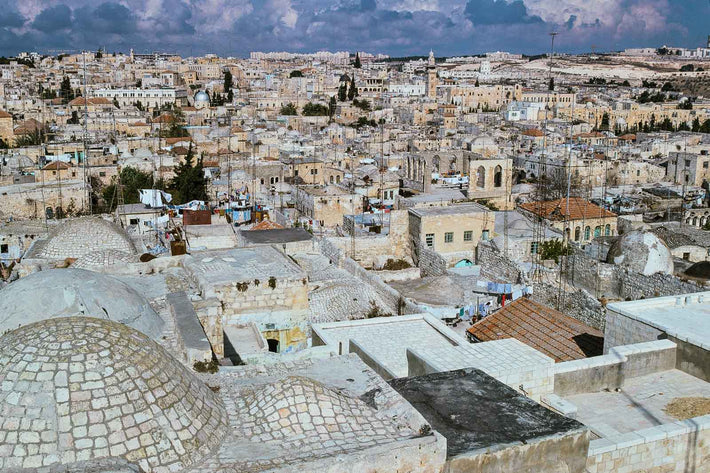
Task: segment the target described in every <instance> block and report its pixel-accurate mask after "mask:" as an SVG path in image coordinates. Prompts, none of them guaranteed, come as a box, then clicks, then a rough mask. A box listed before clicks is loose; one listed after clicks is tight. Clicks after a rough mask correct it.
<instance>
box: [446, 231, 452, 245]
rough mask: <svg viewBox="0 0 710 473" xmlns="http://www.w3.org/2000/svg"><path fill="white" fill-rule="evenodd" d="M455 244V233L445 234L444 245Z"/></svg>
mask: <svg viewBox="0 0 710 473" xmlns="http://www.w3.org/2000/svg"><path fill="white" fill-rule="evenodd" d="M453 242H454V232H446V233H444V243H453Z"/></svg>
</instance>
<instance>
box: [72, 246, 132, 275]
mask: <svg viewBox="0 0 710 473" xmlns="http://www.w3.org/2000/svg"><path fill="white" fill-rule="evenodd" d="M135 261H137V260H136V259H135V258H134V257H133V255H131V254H130V253H126V252H125V251H120V250H111V249H109V250H98V251H92V252H91V253H87V254H85V255H84V256H82V257H80V258H79V259H77V260H76V261H75V262H74V263H73V264H72V265H71V267H72V268H74V269H88V270H90V271H101V270H102V269H103V268H105V267H106V266H113V265H115V264H122V263H132V262H135Z"/></svg>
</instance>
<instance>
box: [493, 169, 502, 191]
mask: <svg viewBox="0 0 710 473" xmlns="http://www.w3.org/2000/svg"><path fill="white" fill-rule="evenodd" d="M502 185H503V168H502V167H500V166H496V169H495V173H494V174H493V186H494V187H501V186H502Z"/></svg>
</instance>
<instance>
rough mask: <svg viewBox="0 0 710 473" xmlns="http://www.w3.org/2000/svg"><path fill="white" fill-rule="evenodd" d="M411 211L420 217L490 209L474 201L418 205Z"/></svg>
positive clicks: (480, 211) (482, 211)
mask: <svg viewBox="0 0 710 473" xmlns="http://www.w3.org/2000/svg"><path fill="white" fill-rule="evenodd" d="M409 211H410V212H412V213H413V214H415V215H418V216H420V217H438V216H441V215H464V214H472V213H484V212H490V210H488V208H486V207H484V206H483V205H480V204H474V203H470V204H455V205H447V206H446V207H418V208H410V209H409Z"/></svg>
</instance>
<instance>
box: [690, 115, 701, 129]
mask: <svg viewBox="0 0 710 473" xmlns="http://www.w3.org/2000/svg"><path fill="white" fill-rule="evenodd" d="M691 131H692V132H693V133H697V132H699V131H700V119H699V118H698V117H695V120H693V125H692V126H691Z"/></svg>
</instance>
